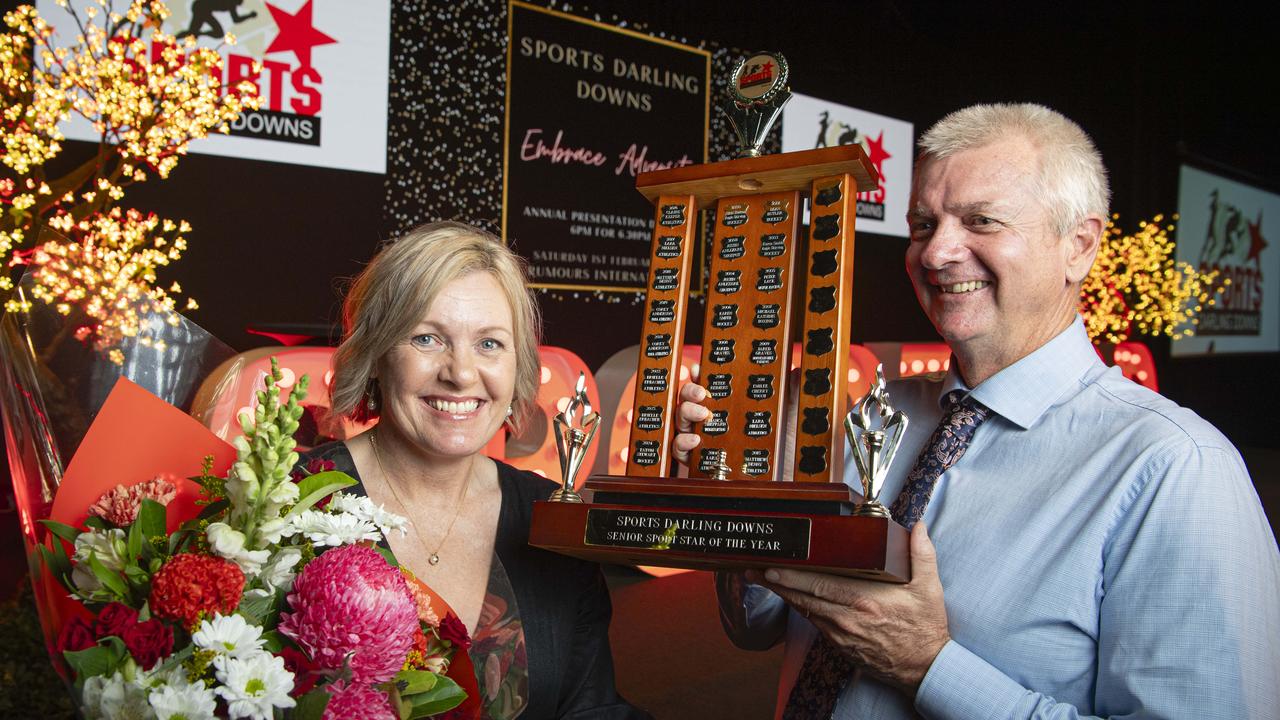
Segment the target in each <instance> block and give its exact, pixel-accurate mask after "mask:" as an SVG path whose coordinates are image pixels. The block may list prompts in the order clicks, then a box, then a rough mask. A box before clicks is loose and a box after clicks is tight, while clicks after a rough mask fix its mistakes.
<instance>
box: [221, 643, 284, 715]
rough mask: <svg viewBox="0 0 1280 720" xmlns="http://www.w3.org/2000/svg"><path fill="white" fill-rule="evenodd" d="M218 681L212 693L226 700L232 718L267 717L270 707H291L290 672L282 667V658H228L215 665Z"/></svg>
mask: <svg viewBox="0 0 1280 720" xmlns="http://www.w3.org/2000/svg"><path fill="white" fill-rule="evenodd" d="M215 668H216V672H217V676H218V682H220V683H222V685H221V686H219V687H218V688H217V689H216V690H215V691H214V692H216V693H217V694H218V695H219V696H221V697H222V699H223V700H226V701H227V713H228V714H229V715H230V716H231V717H232V718H251V720H271V718H272V716H273V714H274V711H273V708H291V707H293V706H294V705H296V703H295V702H294V700H293V698H291V697H289V691H291V690H293V673H291V672H289V671H288V670H286V669H285V668H284V659H283V658H281V657H279V656H276V655H272V654H271V653H266V652H263V653H258V654H257V655H253V656H251V657H247V658H230V659H227V660H225V661H224V662H221V663H216V664H215Z"/></svg>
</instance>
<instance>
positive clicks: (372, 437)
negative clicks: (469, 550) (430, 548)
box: [369, 428, 475, 567]
mask: <svg viewBox="0 0 1280 720" xmlns="http://www.w3.org/2000/svg"><path fill="white" fill-rule="evenodd" d="M369 446H370V447H371V448H373V459H374V460H376V461H377V463H378V470H379V471H381V472H382V479H383V480H384V481H385V482H386V483H387V487H389V488H391V495H392V496H393V497H395V499H396V502H397V503H399V504H400V509H401V510H404V512H405V515H409V514H410V510H409V506H408V505H406V504H405V502H404V500H402V499H400V493H399V492H398V491H396V485H395V483H394V482H393V481H392V480H391V476H390V475H388V474H387V468H386V466H384V465H383V464H382V453H380V452H378V428H374V429H373V430H372V431H371V432H370V433H369ZM474 474H475V473H474V471H473V472H468V473H467V480H466V482H465V483H463V485H462V492H461V493H459V494H458V503H457V504H458V507H457V509H455V510H454V511H453V519H452V520H450V521H449V527H447V528H445V531H444V537H442V538H440V542H439V543H438V544H437V545H436V549H435V551H434V552H431V553H429V554H428V555H427V562H429V563H431V565H432V567H434V566H436V565H439V564H440V549H441V548H443V547H444V544H445V541H447V540H448V539H449V533H452V532H453V525H454V523H456V522H458V516H459V515H461V514H462V503H463V501H464V500H466V499H467V491H468V490H470V489H471V477H472V476H473V475H474ZM413 537H414V539H415V540H417V541H418V546H419V547H421V548H422V549H423V550H426V549H427V546H426V544H425V543H423V542H422V538H421V537H419V535H418V533H417V532H415V533H414V534H413Z"/></svg>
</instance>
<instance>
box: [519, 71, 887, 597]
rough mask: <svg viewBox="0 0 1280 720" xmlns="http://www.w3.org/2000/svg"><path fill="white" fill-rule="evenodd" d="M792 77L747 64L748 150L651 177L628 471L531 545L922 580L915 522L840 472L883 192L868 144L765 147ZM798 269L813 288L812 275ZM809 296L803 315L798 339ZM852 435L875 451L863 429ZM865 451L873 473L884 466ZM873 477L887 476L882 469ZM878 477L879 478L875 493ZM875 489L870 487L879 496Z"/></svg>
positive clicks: (601, 555) (563, 510)
mask: <svg viewBox="0 0 1280 720" xmlns="http://www.w3.org/2000/svg"><path fill="white" fill-rule="evenodd" d="M786 81H787V66H786V62H785V60H783V59H782V57H781V56H779V55H777V54H774V53H758V54H756V55H755V56H753V57H751V58H748V59H747V60H744V61H742V62H741V63H739V64H738V67H737V68H736V69H735V71H734V76H733V79H732V82H731V88H732V97H731V100H730V103H728V105H727V108H726V113H727V114H728V115H729V117H730V119H731V120H732V121H733V124H734V129H735V131H737V133H738V136H739V139H740V140H741V141H742V145H743V146H744V147H743V151H742V155H743V157H741V158H739V159H736V160H729V161H726V162H719V163H712V164H707V165H698V166H690V167H683V168H675V169H671V170H662V171H657V172H650V173H644V174H642V175H640V176H639V177H638V178H637V179H636V186H637V189H638V190H639V191H640V192H641V193H643V194H644V195H645V197H647V198H648V199H649V200H650V201H652V202H653V203H654V204H655V223H654V234H653V254H652V260H651V264H650V268H649V286H648V287H649V291H648V297H647V300H646V302H645V317H644V328H643V331H642V338H641V353H640V358H639V365H638V368H637V380H636V395H635V405H634V408H635V409H634V413H633V419H632V424H631V439H630V445H629V448H628V456H627V474H626V475H623V476H613V475H598V476H595V477H591V478H589V479H588V481H587V483H586V485H585V487H584V488H583V493H582V496H581V500H580V501H577V502H574V501H568V502H554V501H546V502H538V503H535V504H534V510H533V523H532V527H531V530H530V536H529V542H530V543H531V544H532V545H535V546H538V547H542V548H546V549H549V550H554V551H556V552H560V553H564V554H567V555H573V556H575V557H581V558H586V559H590V560H596V561H600V562H614V563H629V564H637V565H659V566H667V567H682V568H696V569H702V570H725V569H734V568H750V567H768V566H789V567H797V568H805V569H812V570H818V571H822V572H830V573H837V574H841V575H851V576H860V577H868V578H873V579H879V580H886V581H891V582H905V581H907V580H908V579H910V578H909V576H910V562H909V557H908V547H907V538H908V535H907V531H906V530H904V529H903V528H902V527H901V526H899V525H897V524H896V523H894V522H893V521H892V520H891V519H890V518H889V517H888V514H887V513H886V512H884V511H883V508H882V507H880V506H879V505H878V503H875V502H867V503H860V502H857V501H856V500H855V498H856V496H855V495H853V494H852V493H851V492H850V489H849V487H848V486H847V485H845V484H844V482H843V479H842V476H843V468H844V463H845V458H844V437H843V436H842V435H841V433H840V429H839V428H840V426H841V423H842V421H843V419H844V418H845V416H846V414H847V413H848V400H847V396H846V383H845V378H846V376H847V375H846V374H847V372H848V367H847V364H848V351H847V348H848V345H849V325H850V303H851V295H852V283H853V249H854V216H855V210H856V197H857V193H858V192H859V191H865V190H873V189H875V187H876V185H877V182H878V176H877V173H876V170H875V167H874V166H873V165H872V164H871V162H870V161H869V160H868V159H867V156H866V154H865V152H864V151H863V150H862V148H861V147H860V146H858V145H844V146H839V147H833V148H821V149H817V150H808V151H803V152H793V153H785V154H780V155H771V156H760V153H759V150H758V147H759V145H760V143H762V142H763V140H764V138H765V136H766V134H767V133H768V130H769V127H770V125H772V123H773V121H774V120H775V119H776V118H777V116H778V115H779V114H780V111H781V107H782V104H783V103H785V102H786V100H787V99H788V98H789V97H790V91H789V90H788V89H787V87H786ZM806 194H807V195H808V196H809V197H810V198H812V202H811V205H810V214H811V223H810V231H809V244H808V248H807V250H806V252H805V253H804V257H797V256H798V255H799V246H798V244H797V242H796V240H797V235H796V232H797V229H798V227H799V219H800V216H801V214H802V212H803V208H804V205H803V201H804V195H806ZM712 206H714V207H715V208H716V224H715V236H714V239H713V244H712V248H711V257H712V260H711V274H710V281H709V288H708V293H707V299H706V302H707V314H706V324H705V326H704V329H703V344H702V360H701V365H700V367H701V383H702V384H703V386H704V387H706V389H707V391H708V393H709V397H708V398H707V401H706V405H707V408H708V409H709V410H710V411H711V417H710V418H709V419H708V420H706V421H705V422H704V423H702V424H701V427H700V428H699V429H698V434H699V435H700V436H701V438H702V443H701V445H699V447H698V449H697V450H695V452H694V458H692V459H691V465H692V467H691V468H690V469H689V472H690V475H691V476H692V477H690V478H676V477H670V473H671V469H672V467H671V465H672V463H671V460H672V455H671V442H672V438H673V433H674V428H675V420H676V410H677V408H676V406H677V391H678V387H677V380H678V378H679V371H680V346H681V344H682V343H683V339H684V322H685V315H686V306H687V303H688V297H689V279H690V275H691V272H690V270H691V267H690V265H691V257H692V256H693V243H694V242H695V240H696V235H695V228H696V226H697V218H698V211H699V210H701V209H704V208H708V207H712ZM797 272H799V273H803V274H804V280H803V281H801V282H797V281H796V273H797ZM797 291H800V294H801V295H802V297H800V298H799V300H798V301H799V302H802V303H804V314H803V322H802V325H801V327H800V328H799V332H795V333H793V332H792V330H793V329H792V327H791V325H792V323H791V317H792V312H791V308H792V302H793V301H796V298H795V296H796V294H797ZM793 339H794V341H796V342H798V343H799V347H800V351H801V353H802V358H801V362H800V373H801V376H800V382H799V383H798V387H797V388H796V391H797V392H798V400H792V402H790V403H788V399H787V398H786V397H785V396H786V391H787V382H786V380H787V373H788V370H789V368H790V362H789V355H790V354H791V348H792V342H793ZM788 404H790V405H791V406H792V407H797V413H796V418H797V419H796V422H797V428H796V433H795V436H796V445H797V447H796V449H795V453H794V458H795V459H794V472H793V474H792V477H793V481H792V482H779V481H777V478H778V477H779V469H780V468H779V467H778V465H779V458H780V457H781V456H780V450H781V447H780V440H781V439H782V438H783V437H785V435H786V433H785V432H784V431H783V428H782V427H781V426H782V424H783V423H784V418H785V417H786V412H787V407H788ZM877 407H878V406H877ZM885 407H887V399H886V401H885ZM863 410H864V412H863V416H864V423H863V424H865V417H866V416H867V411H866V408H863ZM890 410H891V408H890ZM881 417H884V413H883V410H882V411H881ZM854 424H856V423H852V422H851V423H850V432H851V433H852V432H853V427H852V425H854ZM899 435H900V433H899ZM877 438H878V441H882V440H883V439H884V433H881V434H880V435H879V436H877ZM890 439H891V440H892V439H894V437H893V436H891V438H890ZM854 442H855V443H858V444H856V445H855V448H862V447H863V443H861V442H860V438H855V439H854ZM859 452H860V454H861V455H862V457H860V458H859V460H860V462H859V470H860V472H861V473H862V474H863V475H864V477H865V476H866V475H867V471H865V470H864V468H863V466H864V465H867V464H868V463H867V462H866V456H865V452H864V451H863V450H861V449H860V450H859ZM874 454H875V453H874V452H873V456H874ZM889 455H890V456H891V455H892V453H889ZM869 464H870V465H872V466H874V465H875V464H876V458H875V457H872V458H871V462H870V463H869ZM872 474H875V475H878V476H882V475H883V469H882V468H881V469H880V470H879V472H875V469H874V468H873V469H872ZM566 482H568V483H570V484H571V483H572V482H573V479H572V478H571V477H569V478H567V479H566ZM868 483H869V480H866V479H864V488H867V489H868V490H869V491H870V490H871V487H870V485H868ZM875 492H878V490H875V491H870V492H868V493H867V494H868V495H869V496H870V499H871V500H874V495H875Z"/></svg>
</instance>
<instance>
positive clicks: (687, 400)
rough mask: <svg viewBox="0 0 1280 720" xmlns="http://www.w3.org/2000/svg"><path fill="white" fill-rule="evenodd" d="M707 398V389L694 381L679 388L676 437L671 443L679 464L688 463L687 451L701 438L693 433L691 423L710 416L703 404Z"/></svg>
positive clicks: (695, 445)
mask: <svg viewBox="0 0 1280 720" xmlns="http://www.w3.org/2000/svg"><path fill="white" fill-rule="evenodd" d="M706 399H707V389H706V388H704V387H702V386H701V385H698V384H696V383H689V384H688V385H685V386H684V387H682V388H680V404H679V406H678V408H677V410H676V433H677V434H676V437H675V440H674V441H673V442H672V443H671V447H672V449H673V450H674V451H675V456H676V460H677V461H678V462H679V463H680V464H681V465H688V464H689V453H691V452H693V449H694V448H696V447H698V444H699V443H701V442H702V438H701V437H699V436H697V435H694V434H693V424H694V423H696V422H702V421H703V420H706V419H707V418H709V417H711V411H710V410H708V409H707V407H706V406H705V405H703V404H702V403H703V401H705V400H706Z"/></svg>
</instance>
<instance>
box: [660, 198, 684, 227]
mask: <svg viewBox="0 0 1280 720" xmlns="http://www.w3.org/2000/svg"><path fill="white" fill-rule="evenodd" d="M658 224H659V225H661V226H662V227H680V226H681V225H683V224H684V205H679V204H675V203H673V204H671V205H663V206H662V218H661V219H660V220H658Z"/></svg>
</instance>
